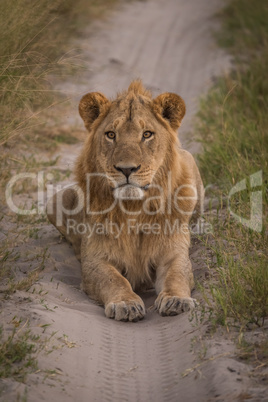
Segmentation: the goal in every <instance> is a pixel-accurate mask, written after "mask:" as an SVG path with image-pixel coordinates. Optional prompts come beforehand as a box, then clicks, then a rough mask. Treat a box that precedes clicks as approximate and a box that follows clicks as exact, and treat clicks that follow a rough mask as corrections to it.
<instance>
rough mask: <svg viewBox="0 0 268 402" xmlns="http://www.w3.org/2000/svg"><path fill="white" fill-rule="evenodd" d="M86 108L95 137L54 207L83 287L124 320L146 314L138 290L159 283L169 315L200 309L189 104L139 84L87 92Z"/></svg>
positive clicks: (163, 310)
mask: <svg viewBox="0 0 268 402" xmlns="http://www.w3.org/2000/svg"><path fill="white" fill-rule="evenodd" d="M79 112H80V115H81V117H82V119H83V120H84V123H85V126H86V128H87V130H88V132H89V134H88V137H87V139H86V141H85V144H84V147H83V150H82V152H81V155H80V156H79V158H78V161H77V166H76V177H77V182H78V183H77V184H75V185H73V186H70V187H68V188H67V189H63V190H62V191H61V192H58V193H57V194H55V196H54V197H53V198H52V199H51V200H50V201H49V203H48V206H47V212H48V217H49V219H50V221H51V222H52V223H53V224H54V225H55V226H56V227H57V229H58V230H59V231H60V232H61V233H62V234H63V235H64V236H65V237H66V239H67V240H68V241H70V242H71V243H72V244H73V247H74V250H75V253H76V255H77V256H78V258H80V255H81V263H82V287H83V289H84V291H85V292H86V293H87V294H88V295H89V296H90V297H91V298H93V299H95V300H97V301H98V302H100V303H101V304H103V305H104V306H105V314H106V316H107V317H110V318H115V319H116V320H123V321H137V320H139V319H142V318H143V317H144V315H145V307H144V303H143V301H142V299H141V298H140V297H139V296H138V295H137V294H136V293H135V292H134V290H139V289H141V288H144V287H145V288H146V287H150V286H152V284H154V285H155V290H156V292H157V295H158V297H157V299H156V301H155V306H156V308H157V310H158V311H159V313H160V314H161V315H176V314H179V313H181V312H182V311H186V310H188V309H190V308H193V307H194V305H195V302H194V300H193V299H192V298H191V289H192V288H193V284H194V282H193V274H192V267H191V262H190V260H189V245H190V235H189V228H188V224H189V220H190V218H191V216H192V214H193V212H194V211H195V210H198V209H199V206H200V203H202V194H203V185H202V181H201V178H200V174H199V171H198V168H197V166H196V164H195V162H194V159H193V157H192V156H191V155H190V154H189V153H188V152H187V151H184V150H183V149H181V148H180V144H179V141H178V138H177V132H176V131H177V129H178V127H179V126H180V124H181V121H182V118H183V116H184V114H185V104H184V101H183V100H182V98H181V97H180V96H178V95H176V94H173V93H164V94H162V95H159V96H158V97H157V98H155V99H152V96H151V94H150V92H149V91H147V90H146V89H144V88H143V86H142V84H141V82H140V81H134V82H132V83H131V85H130V87H129V88H128V90H127V91H125V92H123V93H121V94H119V95H118V96H117V98H116V99H115V100H108V99H107V98H106V97H105V96H104V95H102V94H101V93H98V92H94V93H88V94H87V95H85V96H84V97H83V98H82V99H81V101H80V104H79Z"/></svg>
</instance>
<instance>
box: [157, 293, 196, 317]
mask: <svg viewBox="0 0 268 402" xmlns="http://www.w3.org/2000/svg"><path fill="white" fill-rule="evenodd" d="M155 306H156V308H157V310H158V312H159V314H160V315H163V316H166V315H177V314H181V313H183V312H184V311H189V310H193V309H194V308H195V307H196V306H197V302H196V300H195V299H192V298H191V297H177V296H170V295H167V294H166V293H165V292H161V293H159V295H158V297H157V299H156V301H155Z"/></svg>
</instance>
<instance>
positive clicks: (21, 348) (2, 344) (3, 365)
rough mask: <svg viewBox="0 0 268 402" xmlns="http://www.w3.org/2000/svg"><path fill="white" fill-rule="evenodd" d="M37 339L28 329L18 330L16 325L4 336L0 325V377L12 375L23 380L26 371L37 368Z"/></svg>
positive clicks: (29, 371) (18, 379)
mask: <svg viewBox="0 0 268 402" xmlns="http://www.w3.org/2000/svg"><path fill="white" fill-rule="evenodd" d="M18 325H19V324H18ZM38 339H39V337H38V336H37V337H36V336H35V335H33V334H32V333H31V332H30V331H29V330H25V331H24V332H20V330H18V329H16V327H14V329H13V330H12V333H11V334H10V335H9V336H8V337H7V338H5V337H4V331H3V327H2V326H1V327H0V378H7V377H13V378H15V379H16V380H17V381H20V382H24V381H25V379H26V376H27V374H28V373H31V372H33V371H35V370H37V360H36V352H37V350H38V347H37V344H36V341H37V340H38Z"/></svg>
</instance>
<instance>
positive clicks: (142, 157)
mask: <svg viewBox="0 0 268 402" xmlns="http://www.w3.org/2000/svg"><path fill="white" fill-rule="evenodd" d="M79 113H80V115H81V117H82V119H83V120H84V123H85V126H86V128H87V129H88V131H89V137H88V139H87V141H86V143H85V146H84V149H83V152H82V155H81V157H80V159H79V161H78V166H77V177H78V182H79V184H80V185H81V187H82V188H83V187H85V176H86V174H87V173H93V174H96V173H97V174H99V179H100V180H99V183H101V185H102V191H103V190H104V188H103V187H106V196H107V195H108V194H109V193H110V194H112V195H113V197H114V198H117V199H143V198H144V196H146V194H147V193H148V190H150V187H152V185H153V183H154V184H157V183H159V182H161V184H162V183H163V173H164V172H165V171H167V170H173V171H174V167H173V166H172V164H173V159H174V149H175V148H176V147H177V146H178V139H177V132H176V131H177V129H178V127H179V126H180V124H181V121H182V118H183V116H184V114H185V104H184V101H183V99H182V98H181V97H180V96H178V95H176V94H173V93H164V94H162V95H159V96H158V97H157V98H155V99H153V98H152V95H151V93H150V92H149V91H147V90H146V89H144V87H143V86H142V84H141V82H140V81H134V82H132V83H131V85H130V86H129V88H128V90H127V91H125V92H123V93H121V94H119V95H118V96H117V98H116V99H115V100H111V101H110V100H108V99H107V98H106V97H105V96H104V95H103V94H101V93H98V92H93V93H88V94H87V95H85V96H83V98H82V99H81V101H80V104H79Z"/></svg>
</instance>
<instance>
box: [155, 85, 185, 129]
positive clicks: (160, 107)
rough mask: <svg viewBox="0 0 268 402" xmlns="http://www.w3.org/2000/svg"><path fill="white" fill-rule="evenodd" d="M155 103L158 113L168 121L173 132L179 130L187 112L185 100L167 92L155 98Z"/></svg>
mask: <svg viewBox="0 0 268 402" xmlns="http://www.w3.org/2000/svg"><path fill="white" fill-rule="evenodd" d="M153 102H154V105H155V107H156V112H157V113H159V114H161V116H162V117H163V118H164V119H166V120H168V122H169V124H170V125H171V127H172V129H173V130H177V129H178V128H179V127H180V125H181V121H182V119H183V117H184V115H185V112H186V107H185V103H184V100H183V99H182V98H181V97H180V96H179V95H176V94H173V93H171V92H166V93H164V94H161V95H159V96H158V97H157V98H155V99H154V100H153Z"/></svg>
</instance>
